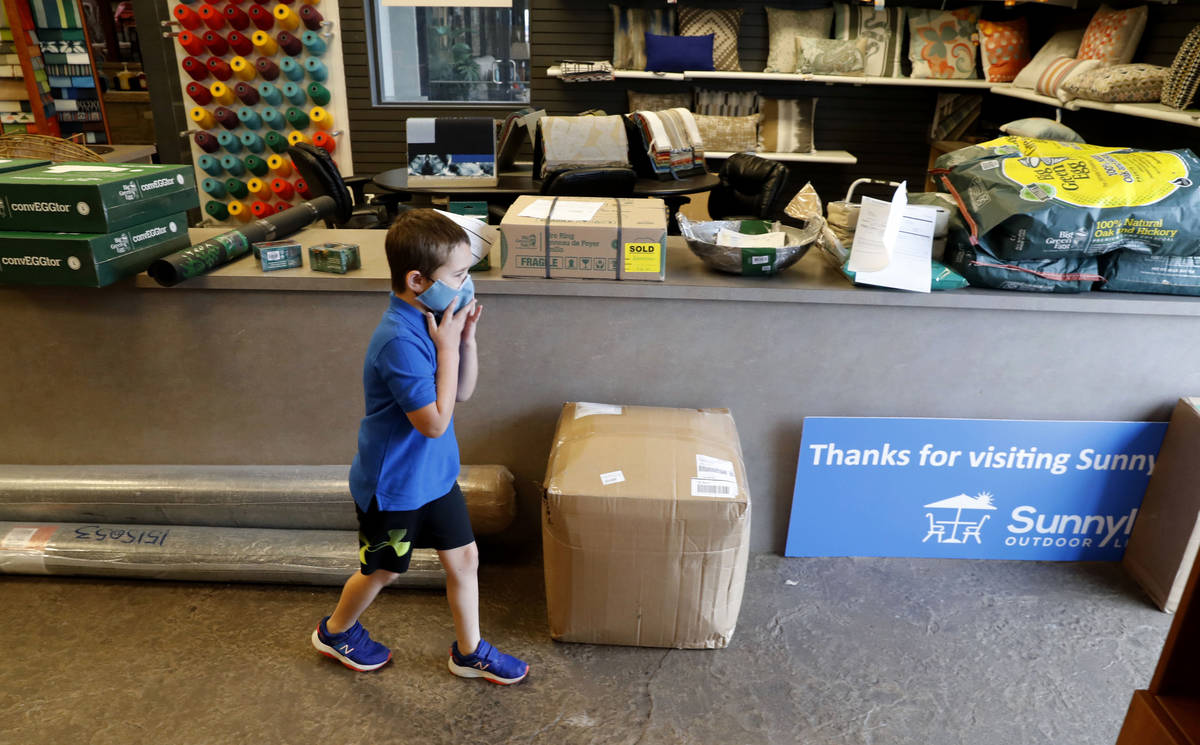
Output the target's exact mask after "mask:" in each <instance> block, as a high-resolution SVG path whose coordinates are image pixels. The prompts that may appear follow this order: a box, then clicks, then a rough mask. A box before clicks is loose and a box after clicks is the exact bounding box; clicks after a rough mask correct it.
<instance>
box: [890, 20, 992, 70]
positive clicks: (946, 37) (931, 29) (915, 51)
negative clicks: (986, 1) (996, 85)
mask: <svg viewBox="0 0 1200 745" xmlns="http://www.w3.org/2000/svg"><path fill="white" fill-rule="evenodd" d="M978 23H979V6H978V5H973V6H970V7H967V8H960V9H959V10H909V14H908V31H909V34H910V38H909V42H908V59H909V61H911V62H912V76H913V77H914V78H941V79H955V80H962V79H966V78H974V77H976V75H975V47H976V46H977V45H978V38H979V37H978V34H977V33H976V29H975V27H976V26H977V25H978Z"/></svg>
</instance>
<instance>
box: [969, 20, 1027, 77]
mask: <svg viewBox="0 0 1200 745" xmlns="http://www.w3.org/2000/svg"><path fill="white" fill-rule="evenodd" d="M979 58H980V60H981V61H982V62H983V76H984V78H986V79H987V81H988V82H989V83H1010V82H1012V81H1013V79H1014V78H1016V77H1017V73H1019V72H1020V71H1021V68H1022V67H1025V65H1028V64H1029V23H1028V22H1026V20H1025V19H1024V18H1018V19H1017V20H1015V21H1003V22H1001V21H980V22H979Z"/></svg>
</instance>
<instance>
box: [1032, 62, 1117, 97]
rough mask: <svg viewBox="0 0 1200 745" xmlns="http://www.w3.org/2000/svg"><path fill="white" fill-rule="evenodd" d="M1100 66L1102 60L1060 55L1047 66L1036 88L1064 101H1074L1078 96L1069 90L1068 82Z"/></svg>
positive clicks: (1042, 92) (1046, 94) (1044, 93)
mask: <svg viewBox="0 0 1200 745" xmlns="http://www.w3.org/2000/svg"><path fill="white" fill-rule="evenodd" d="M1100 66H1101V62H1100V60H1094V59H1072V58H1071V57H1059V58H1058V59H1056V60H1054V61H1053V62H1051V63H1050V64H1049V65H1047V66H1046V70H1045V72H1043V73H1042V75H1041V77H1039V78H1038V80H1037V87H1036V88H1035V90H1036V91H1037V92H1038V93H1040V94H1042V95H1043V96H1051V97H1054V98H1057V99H1058V100H1059V101H1062V102H1063V103H1066V102H1068V101H1073V100H1074V99H1075V98H1076V96H1075V94H1073V93H1071V92H1070V91H1068V90H1067V88H1066V85H1067V83H1069V82H1071V81H1072V80H1074V79H1075V78H1078V77H1079V76H1080V75H1083V74H1085V73H1087V72H1088V71H1089V70H1093V69H1095V68H1097V67H1100Z"/></svg>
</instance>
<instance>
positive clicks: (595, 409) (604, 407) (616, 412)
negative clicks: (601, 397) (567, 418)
mask: <svg viewBox="0 0 1200 745" xmlns="http://www.w3.org/2000/svg"><path fill="white" fill-rule="evenodd" d="M624 413H625V409H624V407H621V406H613V405H612V404H590V403H587V402H585V401H581V402H579V403H577V404H575V418H576V419H582V418H583V417H585V416H596V415H598V414H602V415H605V416H620V415H621V414H624Z"/></svg>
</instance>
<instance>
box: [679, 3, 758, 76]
mask: <svg viewBox="0 0 1200 745" xmlns="http://www.w3.org/2000/svg"><path fill="white" fill-rule="evenodd" d="M741 24H742V9H741V8H732V9H724V10H719V9H716V8H680V9H679V35H680V36H704V35H705V34H712V35H713V69H714V70H734V71H741V69H742V66H741V64H740V63H739V62H738V30H739V28H740V27H741Z"/></svg>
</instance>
